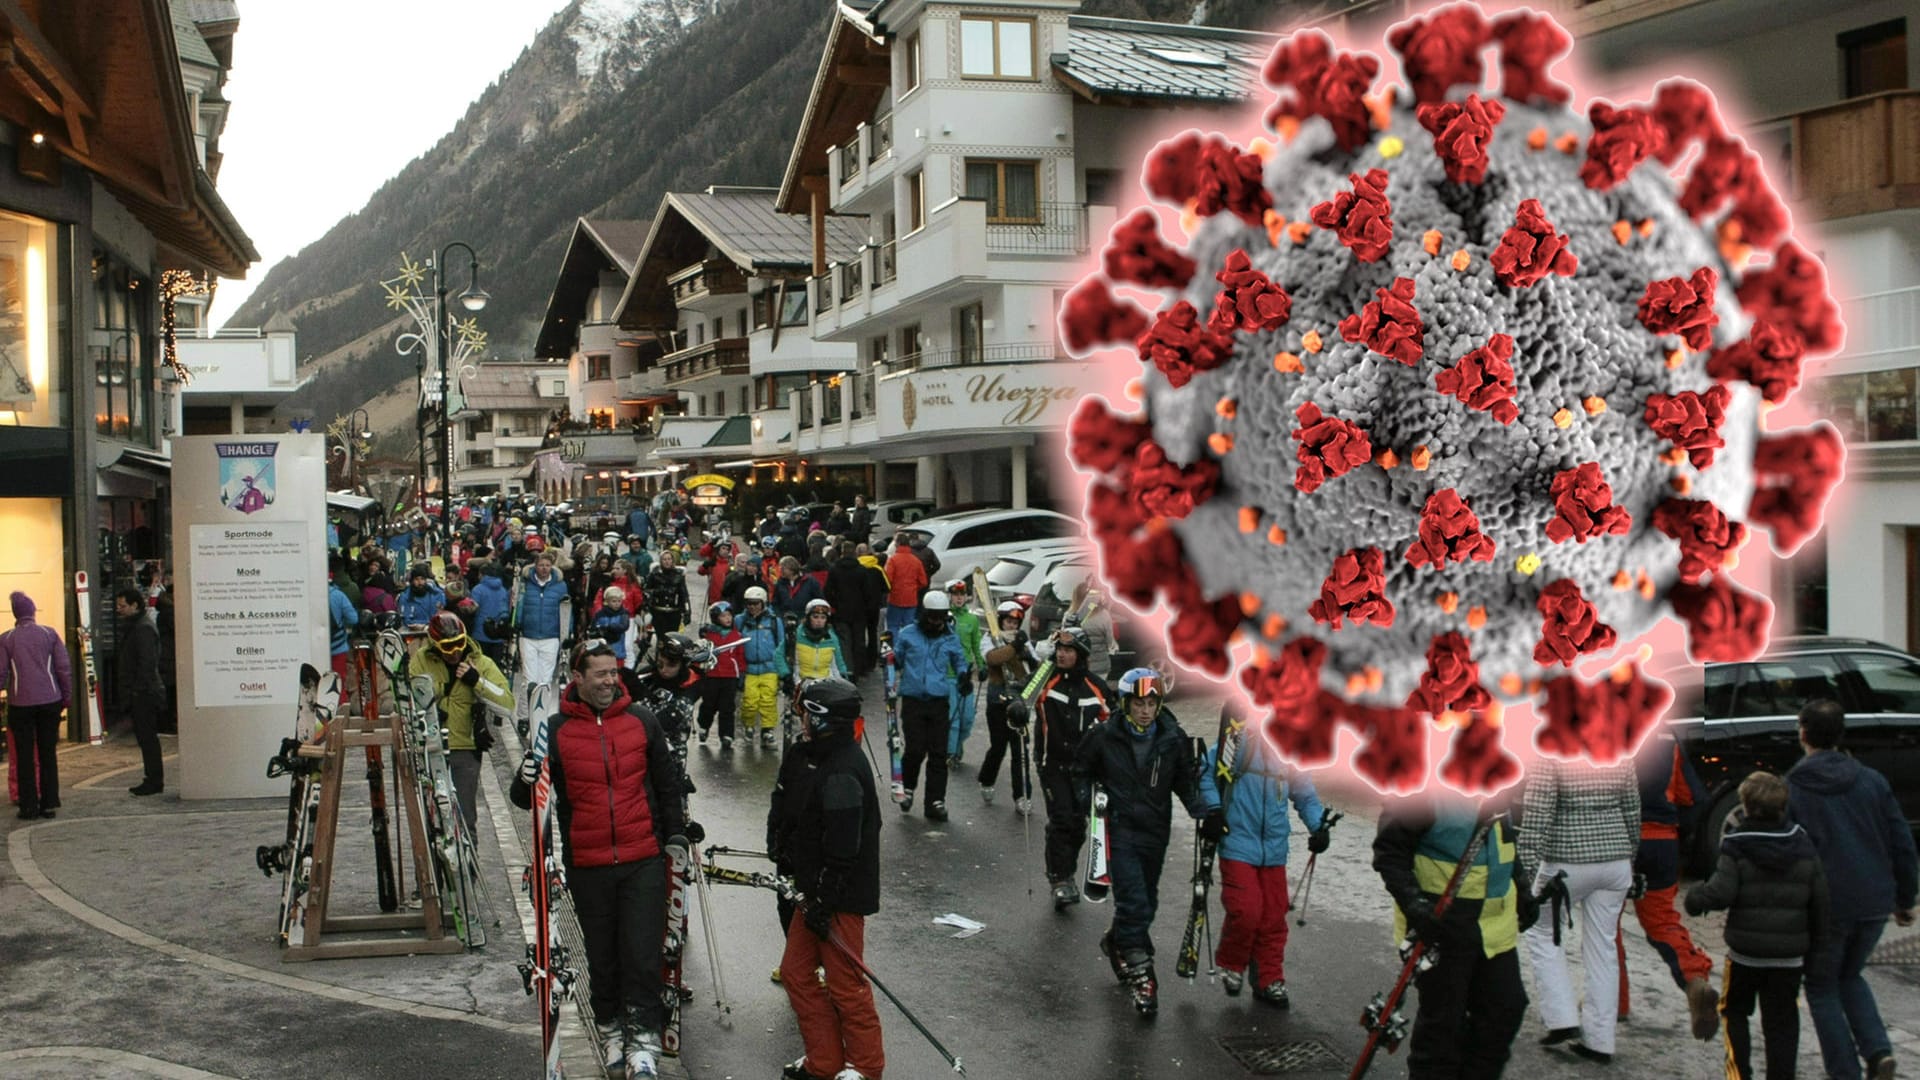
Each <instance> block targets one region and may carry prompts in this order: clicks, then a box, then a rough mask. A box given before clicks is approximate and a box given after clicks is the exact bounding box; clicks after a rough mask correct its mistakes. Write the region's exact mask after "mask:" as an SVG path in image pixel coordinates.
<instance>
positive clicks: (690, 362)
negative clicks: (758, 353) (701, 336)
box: [660, 337, 747, 386]
mask: <svg viewBox="0 0 1920 1080" xmlns="http://www.w3.org/2000/svg"><path fill="white" fill-rule="evenodd" d="M660 367H661V369H662V370H663V371H664V372H665V373H666V377H665V381H666V384H667V385H668V386H679V385H681V384H682V383H689V382H693V381H694V380H696V379H704V378H706V377H708V376H710V375H745V374H747V339H746V338H743V337H731V338H717V339H715V340H713V341H709V342H705V343H703V344H700V345H695V346H693V347H692V348H690V349H681V350H680V351H679V352H671V353H668V354H667V355H665V356H663V357H661V358H660Z"/></svg>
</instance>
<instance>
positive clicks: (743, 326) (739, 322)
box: [733, 308, 747, 337]
mask: <svg viewBox="0 0 1920 1080" xmlns="http://www.w3.org/2000/svg"><path fill="white" fill-rule="evenodd" d="M734 323H735V327H736V329H737V330H738V333H736V334H734V335H733V336H734V337H746V336H747V309H746V308H741V309H740V310H739V311H737V312H735V313H734Z"/></svg>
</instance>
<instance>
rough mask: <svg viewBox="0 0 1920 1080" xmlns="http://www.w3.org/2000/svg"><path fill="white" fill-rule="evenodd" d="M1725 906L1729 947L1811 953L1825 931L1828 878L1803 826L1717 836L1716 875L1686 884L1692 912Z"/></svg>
mask: <svg viewBox="0 0 1920 1080" xmlns="http://www.w3.org/2000/svg"><path fill="white" fill-rule="evenodd" d="M1723 908H1724V909H1726V912H1727V929H1726V937H1727V948H1729V949H1732V950H1733V951H1734V953H1735V954H1736V955H1737V956H1738V957H1743V958H1746V959H1749V960H1786V959H1794V958H1799V957H1804V956H1806V955H1807V954H1808V953H1810V952H1812V951H1813V949H1814V948H1815V946H1817V945H1818V944H1819V943H1820V939H1821V938H1822V937H1823V936H1824V935H1825V933H1826V930H1827V912H1828V902H1827V876H1826V874H1825V873H1823V872H1822V871H1821V868H1820V855H1819V853H1818V852H1816V851H1815V850H1814V848H1813V840H1812V839H1810V838H1809V837H1808V836H1807V831H1806V830H1805V829H1802V828H1801V827H1800V826H1798V825H1788V824H1784V823H1767V824H1749V825H1747V826H1746V827H1745V828H1743V829H1742V830H1741V831H1739V832H1734V833H1728V834H1727V837H1726V839H1724V840H1722V841H1720V860H1719V864H1718V865H1717V866H1715V867H1714V870H1713V876H1712V877H1710V878H1708V879H1707V880H1705V881H1703V882H1700V883H1699V884H1697V885H1695V886H1693V887H1692V888H1690V889H1688V890H1687V914H1689V915H1704V914H1706V913H1707V912H1709V911H1718V910H1721V909H1723Z"/></svg>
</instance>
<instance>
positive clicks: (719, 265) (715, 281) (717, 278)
mask: <svg viewBox="0 0 1920 1080" xmlns="http://www.w3.org/2000/svg"><path fill="white" fill-rule="evenodd" d="M667 286H668V287H669V288H671V289H672V290H673V302H674V304H676V305H678V306H683V307H684V306H685V305H686V304H688V303H690V302H692V301H694V300H699V299H702V298H704V297H707V296H725V295H732V294H737V293H743V292H746V291H747V275H746V274H744V273H742V272H741V270H740V268H739V267H738V266H735V265H734V264H733V263H732V262H731V261H728V260H726V259H709V260H707V261H706V262H698V263H694V264H693V265H692V266H688V267H684V268H682V269H680V270H676V271H674V273H673V274H672V275H671V276H669V277H668V278H667Z"/></svg>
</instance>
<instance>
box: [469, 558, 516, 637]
mask: <svg viewBox="0 0 1920 1080" xmlns="http://www.w3.org/2000/svg"><path fill="white" fill-rule="evenodd" d="M472 596H473V602H474V603H475V604H477V605H479V610H478V611H476V612H475V613H474V617H473V636H474V639H475V640H476V641H479V642H480V643H481V644H483V645H496V644H498V643H499V641H500V639H499V638H497V637H494V636H493V635H491V634H489V633H487V631H486V626H487V620H488V619H503V618H506V616H507V614H508V613H509V612H510V611H511V610H512V609H513V597H512V596H511V595H510V594H509V593H508V592H507V586H506V583H505V582H502V581H501V580H500V579H499V578H497V577H495V576H493V575H492V574H483V575H481V577H480V584H478V585H475V586H474V587H473V593H472Z"/></svg>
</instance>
